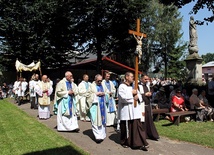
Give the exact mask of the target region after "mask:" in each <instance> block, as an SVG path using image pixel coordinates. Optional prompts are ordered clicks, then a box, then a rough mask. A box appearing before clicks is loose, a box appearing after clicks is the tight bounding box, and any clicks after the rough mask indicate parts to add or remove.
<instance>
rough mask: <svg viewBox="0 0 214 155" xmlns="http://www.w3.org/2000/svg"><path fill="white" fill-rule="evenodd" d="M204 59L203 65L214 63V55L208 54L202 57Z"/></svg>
mask: <svg viewBox="0 0 214 155" xmlns="http://www.w3.org/2000/svg"><path fill="white" fill-rule="evenodd" d="M201 57H202V58H203V63H208V62H210V61H214V53H207V54H204V55H202V56H201Z"/></svg>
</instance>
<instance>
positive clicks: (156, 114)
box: [152, 109, 169, 121]
mask: <svg viewBox="0 0 214 155" xmlns="http://www.w3.org/2000/svg"><path fill="white" fill-rule="evenodd" d="M168 112H169V109H152V114H153V120H155V121H159V119H160V115H161V114H165V113H168Z"/></svg>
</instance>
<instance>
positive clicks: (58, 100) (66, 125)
mask: <svg viewBox="0 0 214 155" xmlns="http://www.w3.org/2000/svg"><path fill="white" fill-rule="evenodd" d="M72 79H73V74H72V73H71V72H70V71H67V72H66V73H65V77H64V78H63V79H62V80H61V81H59V82H58V84H57V85H56V91H55V98H54V114H56V115H57V130H58V131H75V132H79V126H78V121H77V114H76V104H77V101H76V96H77V95H78V89H77V85H76V84H75V83H74V82H73V81H72Z"/></svg>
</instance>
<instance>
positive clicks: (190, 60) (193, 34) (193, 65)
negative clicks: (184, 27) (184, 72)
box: [185, 16, 202, 84]
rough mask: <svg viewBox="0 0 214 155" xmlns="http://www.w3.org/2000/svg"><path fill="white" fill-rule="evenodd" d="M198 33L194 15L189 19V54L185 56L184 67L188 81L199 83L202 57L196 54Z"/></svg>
mask: <svg viewBox="0 0 214 155" xmlns="http://www.w3.org/2000/svg"><path fill="white" fill-rule="evenodd" d="M197 41H198V35H197V29H196V23H195V21H194V17H193V16H191V17H190V21H189V45H188V50H189V55H188V56H187V58H186V60H185V61H186V67H187V69H188V72H189V75H188V79H187V80H188V82H190V83H198V84H200V83H201V81H202V58H201V57H200V56H199V55H198V45H197Z"/></svg>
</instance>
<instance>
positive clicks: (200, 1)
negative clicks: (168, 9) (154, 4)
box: [160, 0, 214, 24]
mask: <svg viewBox="0 0 214 155" xmlns="http://www.w3.org/2000/svg"><path fill="white" fill-rule="evenodd" d="M160 2H161V3H163V4H165V5H171V4H174V5H175V6H177V7H178V8H182V7H183V6H184V5H186V4H188V3H191V2H195V0H160ZM213 4H214V0H197V1H196V2H195V5H194V7H193V8H192V10H191V11H190V13H193V14H197V13H198V12H199V11H200V10H202V9H205V8H206V9H207V10H208V11H210V12H211V13H212V15H211V16H209V17H204V21H205V22H213V21H214V5H213ZM204 21H201V22H200V21H198V22H199V23H198V24H204Z"/></svg>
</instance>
